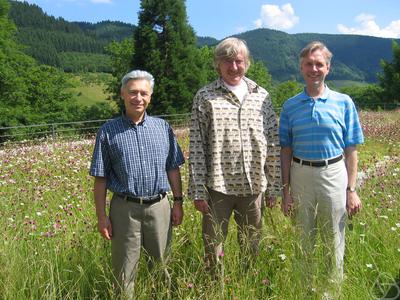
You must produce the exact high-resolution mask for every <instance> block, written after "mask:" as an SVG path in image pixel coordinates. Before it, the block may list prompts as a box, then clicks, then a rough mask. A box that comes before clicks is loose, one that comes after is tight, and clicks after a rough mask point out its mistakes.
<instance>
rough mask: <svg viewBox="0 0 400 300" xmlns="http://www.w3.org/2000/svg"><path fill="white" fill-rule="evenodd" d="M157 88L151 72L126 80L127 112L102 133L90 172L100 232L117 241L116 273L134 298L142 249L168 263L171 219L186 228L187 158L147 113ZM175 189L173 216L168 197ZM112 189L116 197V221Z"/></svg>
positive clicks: (158, 121) (135, 73)
mask: <svg viewBox="0 0 400 300" xmlns="http://www.w3.org/2000/svg"><path fill="white" fill-rule="evenodd" d="M153 86H154V79H153V76H152V75H151V74H149V73H148V72H145V71H140V70H135V71H132V72H130V73H128V74H126V75H125V76H124V77H123V78H122V87H121V97H122V98H123V100H124V104H125V111H124V112H123V114H122V116H121V117H119V118H116V119H113V120H111V121H108V122H107V123H105V124H104V125H103V126H102V127H101V128H100V130H99V132H98V134H97V138H96V145H95V149H94V153H93V158H92V164H91V168H90V175H92V176H94V177H95V179H94V198H95V204H96V214H97V218H98V230H99V232H100V234H101V235H102V236H103V237H104V238H105V239H107V240H111V247H112V265H113V270H114V274H115V277H116V278H117V279H118V284H119V286H120V287H121V288H122V290H123V292H124V293H125V294H126V296H127V297H128V298H131V297H133V287H134V279H135V275H136V272H137V265H138V261H139V257H140V251H141V248H142V247H143V248H144V249H145V251H146V253H147V254H148V255H149V257H150V258H152V259H156V260H161V261H163V260H164V257H165V254H166V250H167V249H168V245H169V242H170V235H171V220H170V217H172V224H173V225H179V224H181V222H182V217H183V209H182V186H181V177H180V171H179V166H181V165H182V164H183V163H184V158H183V155H182V152H181V149H180V148H179V145H178V144H177V142H176V139H175V137H174V134H173V132H172V129H171V127H170V126H169V125H168V123H167V122H165V121H164V120H162V119H159V118H154V117H150V116H148V115H147V113H146V108H147V106H148V104H149V103H150V100H151V95H152V92H153ZM170 187H171V189H172V193H173V196H174V202H173V207H172V214H171V208H170V204H169V202H168V199H167V196H166V193H167V191H169V189H170ZM107 189H108V190H110V191H112V192H113V197H112V200H111V205H110V213H109V216H110V217H108V216H107V214H106V191H107ZM150 261H152V260H150ZM166 275H167V276H168V274H167V273H166Z"/></svg>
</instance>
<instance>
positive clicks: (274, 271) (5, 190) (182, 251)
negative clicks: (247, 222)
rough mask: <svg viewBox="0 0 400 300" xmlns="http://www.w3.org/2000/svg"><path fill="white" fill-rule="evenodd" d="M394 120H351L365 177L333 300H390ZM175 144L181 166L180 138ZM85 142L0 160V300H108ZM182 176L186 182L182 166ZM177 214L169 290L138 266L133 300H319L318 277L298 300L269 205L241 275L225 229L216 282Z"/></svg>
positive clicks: (397, 129) (397, 291)
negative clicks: (358, 124) (358, 127)
mask: <svg viewBox="0 0 400 300" xmlns="http://www.w3.org/2000/svg"><path fill="white" fill-rule="evenodd" d="M399 119H400V118H399V117H398V112H397V114H396V112H391V113H389V112H379V113H374V112H368V113H361V120H362V123H363V129H364V132H365V134H366V136H367V141H366V143H365V145H363V146H361V147H360V169H361V170H362V171H363V172H365V174H367V175H366V178H365V181H364V183H363V185H362V186H361V187H360V191H359V193H360V197H361V199H362V201H363V205H364V208H363V210H362V212H361V213H360V214H358V215H357V216H356V217H354V218H353V219H352V220H349V224H348V228H347V235H346V255H345V280H344V284H343V288H342V291H341V294H340V295H341V299H381V298H384V297H386V299H396V298H395V296H400V288H399V285H400V274H399V273H400V242H399V241H400V210H399V201H400V189H399V185H400V166H399V162H400V138H399V137H400V121H399ZM178 138H179V142H180V144H181V146H182V148H183V150H184V152H185V156H186V157H187V153H188V152H187V147H188V137H187V134H186V133H185V131H182V133H180V134H179V136H178ZM93 142H94V140H93V138H92V139H82V140H80V139H76V140H72V141H71V140H69V141H63V140H54V141H49V142H47V143H42V144H37V145H31V146H21V147H16V146H15V145H14V147H13V148H7V149H3V150H1V151H0V225H1V228H3V230H2V233H1V234H2V238H1V240H0V266H1V272H0V299H10V300H11V299H113V298H115V289H114V288H113V280H112V272H111V266H110V260H111V256H110V252H111V249H110V243H109V242H107V241H104V240H103V239H102V238H101V237H100V235H99V234H98V233H97V229H96V218H95V210H94V204H93V200H92V185H93V179H92V178H91V177H90V176H89V175H88V168H89V164H90V158H91V152H92V149H93ZM381 161H385V163H384V164H380V163H379V162H381ZM182 174H183V177H184V179H187V165H185V166H184V167H183V168H182ZM184 184H185V188H186V186H187V180H185V182H184ZM184 209H185V216H184V221H183V224H182V225H181V226H179V227H177V228H175V229H174V236H173V244H172V249H171V254H170V256H169V260H168V269H169V272H170V274H171V277H172V285H171V287H170V288H169V286H168V285H167V284H165V283H164V282H163V281H162V280H160V278H159V276H158V272H156V270H153V271H149V270H148V269H147V267H146V261H145V257H142V258H141V261H140V266H139V274H138V277H137V281H136V298H137V299H151V298H152V297H153V298H156V299H238V300H239V299H320V298H321V297H322V291H323V289H324V281H323V280H320V278H319V277H317V278H316V282H315V286H316V290H315V291H314V292H313V294H312V295H311V296H306V294H305V291H306V290H307V287H306V286H305V284H304V280H303V278H304V274H303V272H302V270H298V269H297V268H295V262H296V260H295V255H294V253H295V251H294V249H295V247H296V237H295V232H294V229H293V226H292V224H291V220H290V219H288V218H285V217H284V216H283V215H282V213H281V212H280V210H279V207H278V205H277V206H276V207H274V208H273V209H272V210H269V209H266V210H265V213H264V225H263V229H262V230H263V235H262V236H263V238H262V241H261V248H260V254H259V256H258V257H257V258H256V260H255V261H253V262H252V263H251V265H250V267H249V268H247V269H245V268H243V265H244V264H245V263H247V260H246V257H243V255H242V253H241V252H240V250H239V247H238V243H237V240H236V234H237V232H236V226H234V224H233V223H234V222H233V221H232V220H231V223H230V229H229V234H228V237H227V241H226V243H225V248H224V258H223V261H224V274H223V276H221V277H220V278H219V279H217V280H215V279H212V278H210V276H209V274H208V273H207V272H206V269H205V266H204V264H203V243H202V240H201V215H200V213H198V212H196V211H195V209H194V208H193V205H192V203H191V202H190V201H186V202H185V203H184ZM351 228H352V230H350V229H351ZM318 247H321V244H318ZM317 253H319V252H318V251H317ZM318 255H320V253H319V254H318ZM318 255H317V259H319V258H320V257H318ZM307 297H309V298H307Z"/></svg>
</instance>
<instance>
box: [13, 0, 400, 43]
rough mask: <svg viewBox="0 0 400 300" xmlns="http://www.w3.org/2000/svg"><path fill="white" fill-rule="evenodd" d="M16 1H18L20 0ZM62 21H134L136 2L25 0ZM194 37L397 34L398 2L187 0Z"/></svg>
mask: <svg viewBox="0 0 400 300" xmlns="http://www.w3.org/2000/svg"><path fill="white" fill-rule="evenodd" d="M20 1H22V0H20ZM26 2H29V3H34V4H37V5H38V6H40V7H41V8H42V9H43V10H44V11H45V12H46V13H47V14H48V15H52V16H54V17H62V18H64V19H66V20H68V21H87V22H99V21H104V20H112V21H122V22H126V23H131V24H135V25H137V20H138V12H139V9H140V1H139V0H28V1H26ZM186 8H187V14H188V20H189V23H190V25H191V26H192V27H193V29H194V30H195V32H196V34H197V35H198V36H211V37H214V38H217V39H222V38H224V37H227V36H230V35H233V34H237V33H240V32H244V31H248V30H252V29H256V28H271V29H277V30H281V31H284V32H287V33H305V32H312V33H330V34H363V35H371V36H378V37H387V38H400V1H399V0H320V1H314V0H302V1H300V0H289V1H278V0H274V1H266V0H247V1H243V0H187V1H186Z"/></svg>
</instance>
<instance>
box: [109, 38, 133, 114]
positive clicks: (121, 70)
mask: <svg viewBox="0 0 400 300" xmlns="http://www.w3.org/2000/svg"><path fill="white" fill-rule="evenodd" d="M134 48H135V47H134V42H133V39H125V40H123V41H121V42H116V41H114V42H111V43H110V44H109V45H108V46H107V47H106V51H107V54H108V55H109V56H110V57H111V75H112V77H111V78H110V80H108V82H107V87H106V91H107V92H108V94H109V95H110V97H109V99H110V100H114V101H115V103H117V105H118V106H119V107H120V108H122V107H123V102H122V100H121V97H120V91H121V83H120V81H121V78H122V77H123V76H124V75H125V74H126V73H127V72H129V71H130V70H129V65H130V62H131V60H132V56H133V54H134V53H135V49H134Z"/></svg>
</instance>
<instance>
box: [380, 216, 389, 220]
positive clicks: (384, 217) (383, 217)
mask: <svg viewBox="0 0 400 300" xmlns="http://www.w3.org/2000/svg"><path fill="white" fill-rule="evenodd" d="M379 218H382V219H388V216H385V215H383V216H379Z"/></svg>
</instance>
